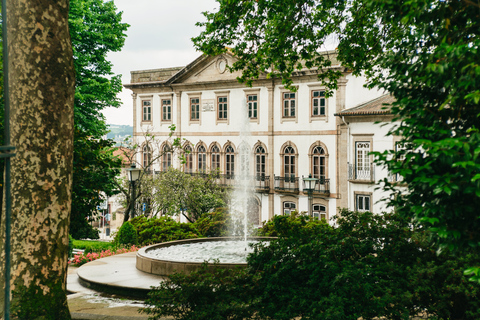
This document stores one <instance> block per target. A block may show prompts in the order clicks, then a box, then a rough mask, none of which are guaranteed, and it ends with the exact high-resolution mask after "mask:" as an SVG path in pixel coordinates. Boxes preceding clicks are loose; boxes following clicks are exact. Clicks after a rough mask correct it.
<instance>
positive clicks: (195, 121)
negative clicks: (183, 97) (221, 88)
mask: <svg viewBox="0 0 480 320" xmlns="http://www.w3.org/2000/svg"><path fill="white" fill-rule="evenodd" d="M187 97H188V115H189V116H188V124H189V125H190V124H202V93H201V92H189V93H187ZM192 99H198V118H197V119H192Z"/></svg>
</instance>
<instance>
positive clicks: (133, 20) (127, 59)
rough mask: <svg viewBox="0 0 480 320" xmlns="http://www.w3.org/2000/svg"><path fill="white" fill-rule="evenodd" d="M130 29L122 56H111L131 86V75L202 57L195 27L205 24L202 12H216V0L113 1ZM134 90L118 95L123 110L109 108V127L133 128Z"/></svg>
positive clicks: (177, 64) (198, 31)
mask: <svg viewBox="0 0 480 320" xmlns="http://www.w3.org/2000/svg"><path fill="white" fill-rule="evenodd" d="M114 2H115V5H116V6H117V9H118V11H123V19H122V20H123V22H126V23H128V24H129V25H130V28H129V29H128V30H127V38H126V40H125V46H124V47H123V49H122V51H121V52H114V53H111V54H110V55H109V56H108V59H109V60H110V61H111V62H112V63H113V72H114V73H115V74H121V75H122V82H123V83H130V71H133V70H145V69H157V68H167V67H179V66H185V65H187V64H188V63H190V62H192V61H193V60H194V59H196V58H197V57H198V56H199V55H200V54H201V53H200V52H197V51H195V49H194V48H193V44H192V41H191V40H190V38H192V37H194V36H196V35H198V34H199V33H200V30H201V29H200V28H199V27H196V26H195V23H196V22H198V21H204V20H205V19H204V17H203V15H202V12H204V11H214V9H215V8H218V3H216V2H215V1H214V0H176V1H172V0H134V1H133V0H114ZM131 94H132V92H131V90H127V89H124V90H123V92H122V93H120V94H119V97H120V98H121V100H122V102H123V106H122V107H120V108H118V109H115V108H108V109H106V110H105V111H104V112H103V114H104V115H105V117H106V118H107V123H108V124H127V125H132V97H131Z"/></svg>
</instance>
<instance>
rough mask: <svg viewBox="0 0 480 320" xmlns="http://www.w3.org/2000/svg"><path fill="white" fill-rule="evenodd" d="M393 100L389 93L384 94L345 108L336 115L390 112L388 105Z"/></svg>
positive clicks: (382, 113) (383, 113) (384, 113)
mask: <svg viewBox="0 0 480 320" xmlns="http://www.w3.org/2000/svg"><path fill="white" fill-rule="evenodd" d="M394 101H395V98H394V97H393V96H392V95H390V94H385V95H383V96H381V97H378V98H375V99H373V100H370V101H367V102H365V103H362V104H360V105H358V106H356V107H353V108H350V109H345V110H343V111H340V112H338V113H335V115H336V116H367V115H387V114H391V112H390V105H391V104H392V103H393V102H394Z"/></svg>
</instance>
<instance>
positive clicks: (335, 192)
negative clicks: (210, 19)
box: [125, 52, 393, 224]
mask: <svg viewBox="0 0 480 320" xmlns="http://www.w3.org/2000/svg"><path fill="white" fill-rule="evenodd" d="M326 54H329V55H330V59H332V62H333V63H332V65H333V67H334V68H337V69H338V70H340V71H342V73H343V76H342V78H341V79H340V80H339V88H338V90H336V91H335V92H334V95H333V96H332V97H330V98H325V96H324V87H323V86H322V85H321V84H320V82H319V81H318V79H317V73H318V71H317V70H302V71H301V72H297V73H296V74H295V75H294V77H293V84H294V86H295V87H296V88H297V91H296V92H290V91H288V90H286V89H285V88H284V86H283V85H282V84H281V81H280V80H279V79H267V78H266V77H263V78H260V79H258V80H256V81H254V83H253V86H252V87H246V86H245V85H243V84H240V83H238V81H237V79H236V78H237V76H239V75H240V73H230V72H228V71H227V70H226V65H231V64H232V63H233V61H234V59H235V58H234V57H233V56H231V55H229V54H224V55H221V56H217V57H209V56H201V57H199V58H198V59H196V60H195V61H193V62H192V63H190V64H189V65H187V66H186V67H179V68H167V69H155V70H142V71H132V72H131V83H130V84H126V85H125V87H126V88H128V89H131V90H132V91H133V95H132V96H133V106H134V108H133V110H134V111H133V112H134V114H133V127H134V129H133V132H134V136H135V138H136V139H138V142H139V143H140V144H141V143H142V139H143V135H144V132H146V131H148V132H149V133H151V134H154V135H155V136H157V137H158V138H159V139H162V138H163V139H165V140H166V139H167V137H168V134H169V132H170V130H169V127H170V126H171V125H172V124H174V125H175V126H176V131H175V134H176V135H177V136H179V137H181V138H182V140H183V141H184V147H185V148H187V149H190V150H191V153H190V155H189V156H187V163H186V164H185V165H182V164H180V161H179V160H178V158H176V157H175V156H174V155H169V154H166V155H165V156H164V157H163V158H162V159H161V161H158V163H156V164H155V166H154V170H156V171H163V170H165V169H166V168H167V167H168V166H170V165H173V166H174V167H177V168H182V170H184V171H186V172H189V173H195V172H209V171H211V170H216V169H218V170H220V172H221V176H220V178H219V183H222V184H225V185H230V184H233V181H232V179H231V178H232V176H234V175H235V174H236V173H237V172H238V171H239V168H240V167H239V166H242V165H244V164H245V163H249V164H251V165H250V166H249V167H250V173H251V176H252V177H255V186H256V193H255V196H254V199H253V200H252V203H254V204H255V206H254V208H255V209H254V210H253V213H251V214H252V216H253V217H255V218H254V222H255V223H256V224H260V223H261V222H262V221H265V220H268V219H270V218H271V217H273V215H278V214H288V213H289V212H290V211H291V210H298V211H300V212H302V211H305V212H308V209H309V208H308V207H309V204H308V197H307V194H306V192H304V184H303V180H302V178H303V177H308V176H309V175H312V176H313V177H314V178H317V179H319V183H317V186H316V189H315V190H314V191H313V200H312V209H313V212H314V215H315V216H318V217H325V218H327V219H328V218H330V217H332V216H333V215H335V214H336V212H338V208H339V207H348V208H350V209H355V208H357V209H361V210H365V209H370V210H373V211H379V210H381V206H380V205H374V201H376V199H379V198H380V195H378V196H377V194H376V191H374V190H373V189H374V186H373V184H372V182H373V177H375V178H376V177H377V176H378V177H380V176H381V173H380V172H379V173H378V175H377V174H376V175H375V176H372V175H368V173H367V172H366V171H368V170H370V169H371V168H372V167H371V166H370V163H371V160H369V161H370V162H368V165H367V166H365V165H364V164H365V163H366V162H363V164H362V166H363V167H364V169H363V174H365V176H368V179H363V178H362V179H360V175H356V176H351V175H350V176H349V170H350V171H351V170H353V169H352V165H358V161H359V159H358V157H357V156H356V154H357V153H358V152H360V151H362V152H363V151H365V152H366V151H367V150H370V151H372V150H378V151H382V150H383V149H384V148H391V147H392V146H393V140H392V138H387V137H385V133H386V130H387V129H386V128H380V126H374V125H373V121H375V120H377V118H378V119H380V120H386V119H387V118H388V117H389V115H388V111H381V112H377V113H371V114H369V115H368V116H366V115H365V114H362V111H361V110H362V108H363V109H364V110H363V112H365V110H366V109H365V108H367V109H368V108H369V106H370V104H369V103H372V100H373V101H377V102H378V100H375V99H377V98H379V97H381V96H383V93H382V92H380V91H377V90H368V89H366V88H364V87H363V84H364V79H362V78H357V77H354V76H352V75H351V73H349V72H348V71H347V70H345V68H343V67H341V66H340V65H339V63H338V62H337V61H336V60H335V53H333V52H330V53H326ZM382 99H385V98H382ZM380 100H381V99H380ZM382 101H383V100H382ZM387 102H388V101H387ZM362 105H363V107H362ZM374 105H375V106H376V107H375V106H373V107H372V106H370V107H371V108H377V109H378V103H377V104H375V103H374ZM365 106H366V107H365ZM349 110H351V111H352V112H348V111H349ZM359 110H360V111H359ZM243 119H246V120H245V121H244V120H243ZM245 131H247V132H248V133H249V137H250V138H249V139H247V140H245V139H244V138H242V137H243V133H244V132H245ZM390 140H392V141H390ZM242 141H243V142H242ZM358 142H365V143H364V144H363V145H360V144H359V143H358ZM143 147H144V154H143V157H144V158H145V159H146V158H148V156H149V152H151V151H150V150H149V146H146V145H144V146H143ZM242 147H246V148H247V149H248V150H250V151H251V156H250V157H249V159H245V158H243V157H242V159H240V153H239V150H240V148H242ZM377 147H378V148H380V149H377ZM362 148H363V149H362ZM367 158H368V159H371V156H367ZM145 159H137V160H138V162H139V163H142V161H144V160H145ZM357 167H358V166H357ZM355 170H357V169H355ZM357 172H359V171H358V170H357ZM375 173H377V172H376V171H375Z"/></svg>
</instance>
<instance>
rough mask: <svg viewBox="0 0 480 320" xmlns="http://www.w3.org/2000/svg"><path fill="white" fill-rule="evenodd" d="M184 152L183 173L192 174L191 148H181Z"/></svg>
mask: <svg viewBox="0 0 480 320" xmlns="http://www.w3.org/2000/svg"><path fill="white" fill-rule="evenodd" d="M183 150H184V155H185V165H184V167H183V168H184V171H185V172H186V173H192V172H193V154H192V147H191V146H189V145H188V146H185V148H183Z"/></svg>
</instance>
